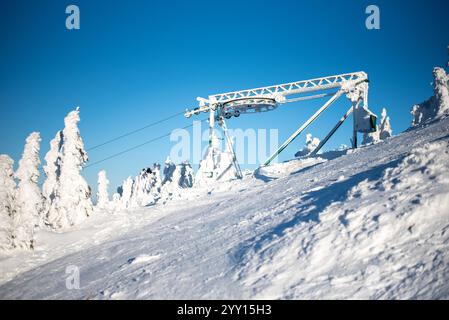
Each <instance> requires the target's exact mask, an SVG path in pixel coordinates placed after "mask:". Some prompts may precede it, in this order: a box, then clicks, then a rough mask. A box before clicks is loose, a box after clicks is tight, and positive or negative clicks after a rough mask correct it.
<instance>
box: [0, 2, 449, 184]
mask: <svg viewBox="0 0 449 320" xmlns="http://www.w3.org/2000/svg"><path fill="white" fill-rule="evenodd" d="M69 4H76V5H78V6H79V8H80V11H81V29H80V30H76V31H74V30H72V31H69V30H67V29H66V28H65V19H66V14H65V8H66V6H67V5H69ZM369 4H376V5H378V6H379V7H380V10H381V29H380V30H374V31H369V30H367V29H366V28H365V18H366V14H365V8H366V6H367V5H369ZM448 15H449V2H448V1H445V0H440V1H435V0H426V1H357V0H346V1H343V0H342V1H329V0H326V1H321V0H318V1H261V0H258V1H244V0H240V1H229V0H227V1H210V0H209V1H157V2H156V1H142V0H140V1H139V0H132V1H98V0H97V1H92V0H89V1H79V0H77V1H75V0H74V1H71V2H69V1H51V0H46V1H22V0H20V1H12V0H9V1H1V3H0V45H1V47H0V108H1V117H0V130H1V139H0V153H7V154H9V155H11V156H12V157H13V158H14V159H15V160H16V162H17V161H18V160H19V158H20V155H21V152H22V149H23V142H24V139H25V138H26V136H27V135H28V134H29V133H30V132H32V131H39V132H41V134H42V138H43V139H42V140H43V141H42V152H41V154H42V158H43V156H44V154H45V153H46V152H47V151H48V146H49V141H50V139H51V138H52V137H53V136H54V135H55V133H56V131H57V130H59V129H61V128H62V126H63V118H64V116H65V115H66V114H67V113H68V112H69V111H70V110H72V109H73V108H74V107H75V106H80V107H81V123H80V129H81V134H82V136H83V138H84V142H85V145H86V147H89V146H93V145H96V144H98V143H101V142H103V141H104V140H107V139H110V138H113V137H115V136H117V135H119V134H122V133H126V132H128V131H130V130H133V129H136V128H139V127H141V126H144V125H146V124H148V123H150V122H153V121H155V120H158V119H161V118H164V117H166V116H169V115H171V114H173V113H175V112H178V111H182V110H184V109H185V108H187V107H192V106H195V105H196V101H195V98H196V97H197V96H208V95H209V94H214V93H219V92H224V91H230V90H239V89H247V88H252V87H256V86H264V85H271V84H277V83H283V82H289V81H296V80H301V79H308V78H314V77H319V76H326V75H333V74H339V73H346V72H352V71H358V70H364V71H366V72H367V73H368V74H369V77H370V108H371V109H372V110H373V111H374V112H376V113H380V110H381V108H382V107H384V106H386V107H387V108H388V111H389V115H390V117H391V121H392V126H393V129H394V132H395V133H399V132H401V131H403V130H405V129H406V128H407V127H408V126H409V124H410V121H411V116H410V114H409V110H410V108H411V106H412V105H413V104H414V103H418V102H421V101H423V100H425V99H427V98H428V97H429V96H430V95H431V93H432V89H431V85H430V82H431V81H432V68H433V67H434V66H443V65H444V64H445V63H446V62H447V60H448V56H447V49H446V47H447V45H448V44H449V16H448ZM319 103H320V101H314V102H309V103H305V104H291V105H287V106H285V107H283V108H282V109H278V110H277V111H274V112H270V113H266V114H264V115H260V116H246V117H243V116H242V117H240V118H239V119H237V120H235V121H229V123H228V126H229V127H240V128H278V129H279V130H280V131H279V134H280V140H283V139H285V138H286V137H288V135H289V134H290V133H291V132H292V131H294V130H295V129H296V128H297V126H298V125H299V124H300V123H301V122H302V121H304V120H305V119H306V118H307V117H308V116H310V114H311V113H312V112H313V111H312V109H313V108H314V107H317V106H318V105H319ZM346 107H347V102H346V101H344V99H342V100H341V101H340V102H339V104H337V105H336V107H335V108H334V109H333V110H329V112H327V113H326V114H325V116H323V118H322V119H321V121H318V122H317V123H316V124H314V125H313V126H312V127H311V128H310V130H309V131H310V132H312V133H313V134H314V135H316V136H318V137H323V136H324V135H325V133H326V132H327V130H329V129H330V128H331V127H332V126H333V124H334V122H335V121H336V118H338V117H340V116H341V114H342V113H343V112H344V111H345V110H346ZM190 121H191V120H187V119H185V118H183V117H182V116H180V117H178V118H176V119H173V120H171V121H169V122H166V123H164V124H162V125H159V126H156V127H153V128H151V129H149V130H145V131H142V132H140V133H139V134H136V135H133V136H131V137H128V138H126V139H123V140H120V141H117V142H116V143H113V144H111V145H108V146H105V147H104V148H101V149H97V150H93V151H92V152H90V153H89V156H90V159H91V162H94V161H97V160H100V159H102V158H104V157H106V156H109V155H110V154H113V153H115V152H118V151H121V150H123V149H126V148H127V147H130V146H133V145H136V144H139V143H141V142H143V141H145V140H148V139H151V138H153V137H156V136H158V135H161V134H164V133H166V132H167V131H170V130H171V129H173V128H176V127H183V126H185V125H188V124H189V123H190ZM350 129H351V127H350V124H346V125H345V126H344V127H343V128H342V130H341V131H339V132H338V133H337V134H336V135H335V137H334V138H333V139H332V140H331V141H330V142H329V146H328V148H333V147H337V146H339V145H340V144H342V143H345V144H349V137H350ZM304 139H305V138H304V136H301V137H299V138H298V140H297V141H295V142H294V145H292V146H291V147H290V148H289V149H287V150H286V151H285V153H284V155H283V156H282V157H281V160H284V159H288V158H291V157H292V155H293V154H294V152H295V151H297V150H298V149H299V148H300V146H302V145H303V143H304ZM171 146H172V144H171V143H170V142H169V139H168V138H167V139H164V140H161V141H158V142H157V143H153V144H149V145H147V146H145V147H142V148H140V149H137V150H135V151H133V152H130V153H127V154H125V155H122V156H120V157H117V158H115V159H112V160H109V161H106V162H104V163H102V164H101V165H98V166H94V167H90V168H87V169H85V170H84V171H83V172H84V173H83V174H84V175H85V177H86V178H87V179H88V182H89V183H90V184H91V185H92V186H93V187H94V188H95V181H96V175H97V172H98V170H100V169H106V170H107V172H108V175H109V178H110V180H111V184H112V185H111V186H112V187H113V188H115V187H116V186H117V185H119V184H120V183H121V181H122V180H123V179H124V178H126V177H127V176H128V175H135V174H137V173H138V171H139V170H140V169H141V168H143V167H145V166H148V165H151V164H152V163H153V162H163V161H164V159H165V157H166V156H167V154H168V153H169V151H170V148H171ZM111 189H112V188H111Z"/></svg>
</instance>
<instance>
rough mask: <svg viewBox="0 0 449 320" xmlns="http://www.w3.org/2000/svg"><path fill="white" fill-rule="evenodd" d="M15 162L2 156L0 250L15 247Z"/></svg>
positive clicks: (0, 167) (0, 172)
mask: <svg viewBox="0 0 449 320" xmlns="http://www.w3.org/2000/svg"><path fill="white" fill-rule="evenodd" d="M13 165H14V161H13V160H12V159H11V158H10V157H9V156H8V155H6V154H2V155H0V249H2V250H5V249H10V248H11V247H12V245H13V241H12V236H13V217H14V215H15V209H16V208H15V188H16V183H15V182H14V170H13Z"/></svg>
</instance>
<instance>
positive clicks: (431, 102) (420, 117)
mask: <svg viewBox="0 0 449 320" xmlns="http://www.w3.org/2000/svg"><path fill="white" fill-rule="evenodd" d="M433 78H434V81H433V92H434V95H433V96H432V97H430V98H429V99H428V100H426V101H424V102H422V103H420V104H416V105H414V106H413V108H412V110H411V114H412V116H413V121H412V126H417V125H420V124H422V123H424V122H426V121H428V120H431V119H438V118H441V117H443V116H446V115H448V114H449V76H448V75H447V74H446V72H445V71H444V69H443V68H438V67H436V68H434V69H433Z"/></svg>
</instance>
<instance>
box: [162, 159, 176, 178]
mask: <svg viewBox="0 0 449 320" xmlns="http://www.w3.org/2000/svg"><path fill="white" fill-rule="evenodd" d="M175 170H176V165H175V164H174V163H173V161H171V159H170V157H167V159H166V160H165V166H164V171H163V173H164V179H163V180H162V185H164V184H166V183H168V182H171V181H173V174H174V173H175Z"/></svg>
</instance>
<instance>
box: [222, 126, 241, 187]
mask: <svg viewBox="0 0 449 320" xmlns="http://www.w3.org/2000/svg"><path fill="white" fill-rule="evenodd" d="M221 129H222V130H223V133H224V136H225V140H226V144H227V147H228V148H227V149H228V150H230V151H231V152H232V163H233V165H234V167H235V171H236V172H237V178H239V179H241V178H243V174H242V170H241V169H240V165H239V163H238V161H237V156H236V155H235V151H234V147H233V146H232V141H231V137H229V134H228V127H227V126H226V122H225V120H224V119H222V120H221ZM227 170H228V168H227V169H226V170H225V171H227ZM224 173H225V172H223V173H222V175H224ZM219 178H220V177H219ZM219 178H218V179H219Z"/></svg>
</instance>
